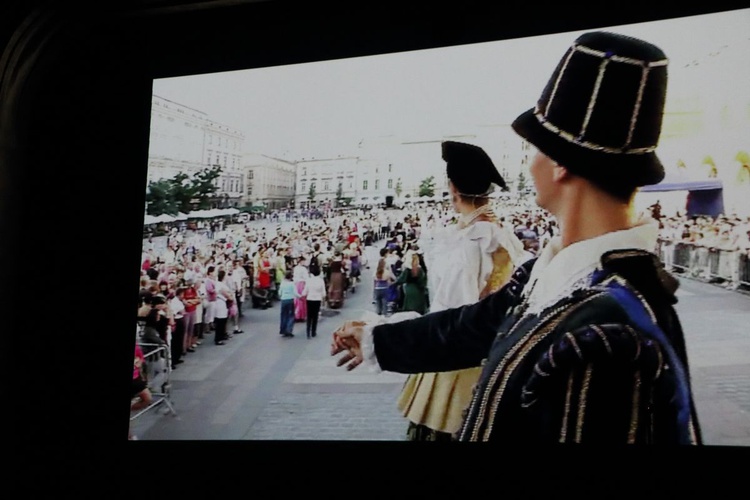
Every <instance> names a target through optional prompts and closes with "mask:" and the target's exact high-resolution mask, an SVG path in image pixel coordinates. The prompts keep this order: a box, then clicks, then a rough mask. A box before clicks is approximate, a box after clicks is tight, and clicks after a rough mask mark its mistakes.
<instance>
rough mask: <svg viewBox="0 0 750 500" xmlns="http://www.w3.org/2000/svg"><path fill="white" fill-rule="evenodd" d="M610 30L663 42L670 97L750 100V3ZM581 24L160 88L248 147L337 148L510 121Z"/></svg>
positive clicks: (190, 79) (172, 82)
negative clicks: (232, 130)
mask: <svg viewBox="0 0 750 500" xmlns="http://www.w3.org/2000/svg"><path fill="white" fill-rule="evenodd" d="M606 28H607V29H609V30H611V31H616V32H619V33H623V34H627V35H631V36H636V37H640V38H644V39H646V40H648V41H651V42H653V43H655V44H656V45H658V46H660V47H661V48H662V49H663V50H664V52H665V53H666V54H667V57H668V58H669V59H670V70H669V71H670V73H669V75H670V76H669V91H668V92H669V93H668V96H671V97H674V96H676V95H682V94H684V93H685V92H695V89H700V92H704V93H713V94H714V95H720V96H721V97H722V98H726V97H727V96H728V95H729V96H735V97H733V99H737V100H738V101H739V102H740V103H743V104H745V105H748V103H750V90H748V89H750V44H749V43H748V40H750V9H745V10H740V11H733V12H728V13H718V14H709V15H702V16H695V17H688V18H682V19H675V20H670V21H658V22H651V23H643V24H636V25H627V26H618V27H606ZM585 31H590V30H585ZM581 33H583V31H576V32H570V33H565V34H555V35H548V36H543V37H534V38H524V39H517V40H505V41H498V42H491V43H481V44H472V45H464V46H457V47H450V48H439V49H431V50H421V51H413V52H405V53H399V54H387V55H380V56H368V57H360V58H354V59H346V60H337V61H328V62H315V63H306V64H296V65H290V66H282V67H274V68H261V69H252V70H245V71H232V72H225V73H215V74H208V75H193V76H187V77H179V78H168V79H160V80H156V81H154V86H153V92H154V94H156V95H158V96H160V97H163V98H166V99H169V100H172V101H175V102H178V103H180V104H183V105H186V106H189V107H191V108H194V109H198V110H200V111H203V112H205V113H207V114H208V116H209V118H211V119H213V120H215V121H218V122H221V123H223V124H226V125H229V126H232V127H236V128H237V129H239V130H241V131H243V132H244V134H245V147H244V149H245V151H247V152H253V153H261V154H267V155H270V156H279V157H283V158H287V159H292V160H293V159H301V158H310V157H318V158H320V157H321V156H328V157H330V156H334V155H335V154H336V153H337V152H338V153H341V154H348V153H350V152H352V151H354V149H355V148H356V145H357V143H358V142H359V141H360V140H362V139H365V140H367V141H369V140H374V139H376V138H377V137H379V136H390V135H395V136H397V137H399V138H403V140H405V141H412V140H439V139H440V138H441V137H445V136H450V135H453V134H463V133H467V132H470V131H472V130H478V129H480V128H482V127H485V126H488V125H496V124H507V123H510V122H511V121H512V120H513V119H514V118H515V117H516V116H517V115H518V114H520V113H521V112H523V111H525V110H526V109H528V108H531V107H533V105H534V103H535V102H536V99H537V98H538V97H539V94H540V93H541V91H542V88H543V87H544V85H545V84H546V83H547V79H548V78H549V76H550V74H551V72H552V70H553V69H554V67H555V66H556V64H557V62H558V61H559V59H560V57H562V55H563V53H564V52H565V50H566V49H567V48H568V46H569V45H570V43H571V42H572V41H573V40H574V39H575V38H576V37H577V36H578V35H579V34H581ZM719 50H721V51H723V54H724V55H723V56H722V60H723V61H724V62H722V63H720V66H716V64H718V63H716V62H715V61H712V60H711V56H710V54H712V53H715V52H717V51H719ZM715 59H717V60H718V59H719V58H715ZM730 59H731V61H732V62H731V63H727V61H728V60H730ZM696 60H697V61H698V62H699V63H701V64H700V65H699V66H689V67H687V68H686V67H685V66H686V65H688V64H690V63H691V62H693V61H696ZM712 64H713V65H714V66H715V67H714V70H713V71H709V70H708V69H709V67H711V65H712ZM719 67H720V68H721V69H720V72H721V74H720V75H719V76H718V78H717V76H716V72H715V70H716V68H719ZM727 72H731V74H730V75H725V74H724V73H727ZM709 73H711V74H713V77H711V78H707V77H706V76H705V75H707V74H709Z"/></svg>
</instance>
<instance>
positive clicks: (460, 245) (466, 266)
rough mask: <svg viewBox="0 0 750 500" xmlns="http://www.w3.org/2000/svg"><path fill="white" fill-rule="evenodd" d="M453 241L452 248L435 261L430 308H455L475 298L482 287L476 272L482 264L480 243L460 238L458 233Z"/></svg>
mask: <svg viewBox="0 0 750 500" xmlns="http://www.w3.org/2000/svg"><path fill="white" fill-rule="evenodd" d="M453 241H454V244H455V247H454V248H453V249H451V250H450V251H449V252H448V253H446V254H444V258H443V259H439V260H438V261H437V263H436V264H435V266H440V268H441V269H440V271H439V272H440V278H439V282H438V283H437V286H436V287H435V290H434V297H432V298H431V304H430V310H431V311H441V310H443V309H449V308H451V307H459V306H462V305H464V304H471V303H473V302H476V301H477V300H478V299H479V292H480V290H481V289H482V286H481V284H480V279H481V277H480V272H481V268H482V264H483V263H482V258H483V256H482V252H481V248H480V245H479V244H478V242H477V241H475V240H471V239H466V238H462V237H461V236H460V235H457V236H456V237H455V239H454V240H453ZM435 266H432V268H433V269H434V267H435Z"/></svg>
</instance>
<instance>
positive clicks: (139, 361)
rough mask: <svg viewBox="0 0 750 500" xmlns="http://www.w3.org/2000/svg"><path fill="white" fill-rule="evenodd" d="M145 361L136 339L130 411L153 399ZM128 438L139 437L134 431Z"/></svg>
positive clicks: (146, 405) (139, 408)
mask: <svg viewBox="0 0 750 500" xmlns="http://www.w3.org/2000/svg"><path fill="white" fill-rule="evenodd" d="M145 361H146V358H145V356H144V355H143V350H142V349H141V346H140V345H138V342H137V341H136V344H135V357H134V358H133V383H132V385H131V389H130V397H131V403H130V411H131V412H134V411H139V410H142V409H143V408H148V406H149V405H150V404H151V402H152V401H153V397H152V395H151V391H150V390H149V388H148V381H147V380H146V373H145V367H144V365H145ZM128 439H131V440H137V439H138V438H137V437H136V436H135V435H134V434H133V433H132V432H129V433H128Z"/></svg>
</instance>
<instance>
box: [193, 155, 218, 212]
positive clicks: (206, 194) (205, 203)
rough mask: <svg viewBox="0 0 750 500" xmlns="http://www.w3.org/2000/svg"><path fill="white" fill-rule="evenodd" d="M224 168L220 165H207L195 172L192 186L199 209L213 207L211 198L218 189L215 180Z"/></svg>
mask: <svg viewBox="0 0 750 500" xmlns="http://www.w3.org/2000/svg"><path fill="white" fill-rule="evenodd" d="M221 172H222V168H221V167H220V166H219V165H214V166H212V167H206V168H204V169H203V170H200V171H198V172H196V173H195V174H193V177H192V179H191V183H190V188H191V189H192V190H193V198H192V199H193V200H195V202H196V205H197V208H198V209H199V210H206V209H208V208H210V207H211V199H212V198H213V197H214V194H216V191H218V189H219V188H218V187H216V185H215V184H214V181H215V180H216V179H217V178H218V177H219V176H220V175H221Z"/></svg>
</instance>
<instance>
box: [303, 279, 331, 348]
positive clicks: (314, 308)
mask: <svg viewBox="0 0 750 500" xmlns="http://www.w3.org/2000/svg"><path fill="white" fill-rule="evenodd" d="M300 295H301V296H303V297H305V301H306V308H307V318H306V332H307V338H308V339H309V338H313V337H315V336H316V335H317V332H318V316H319V315H320V305H321V303H322V302H323V299H324V298H325V296H326V285H325V282H324V281H323V277H322V276H321V275H320V267H313V269H312V270H311V271H310V275H309V276H308V277H307V279H306V280H305V286H304V287H303V289H302V293H300Z"/></svg>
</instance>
